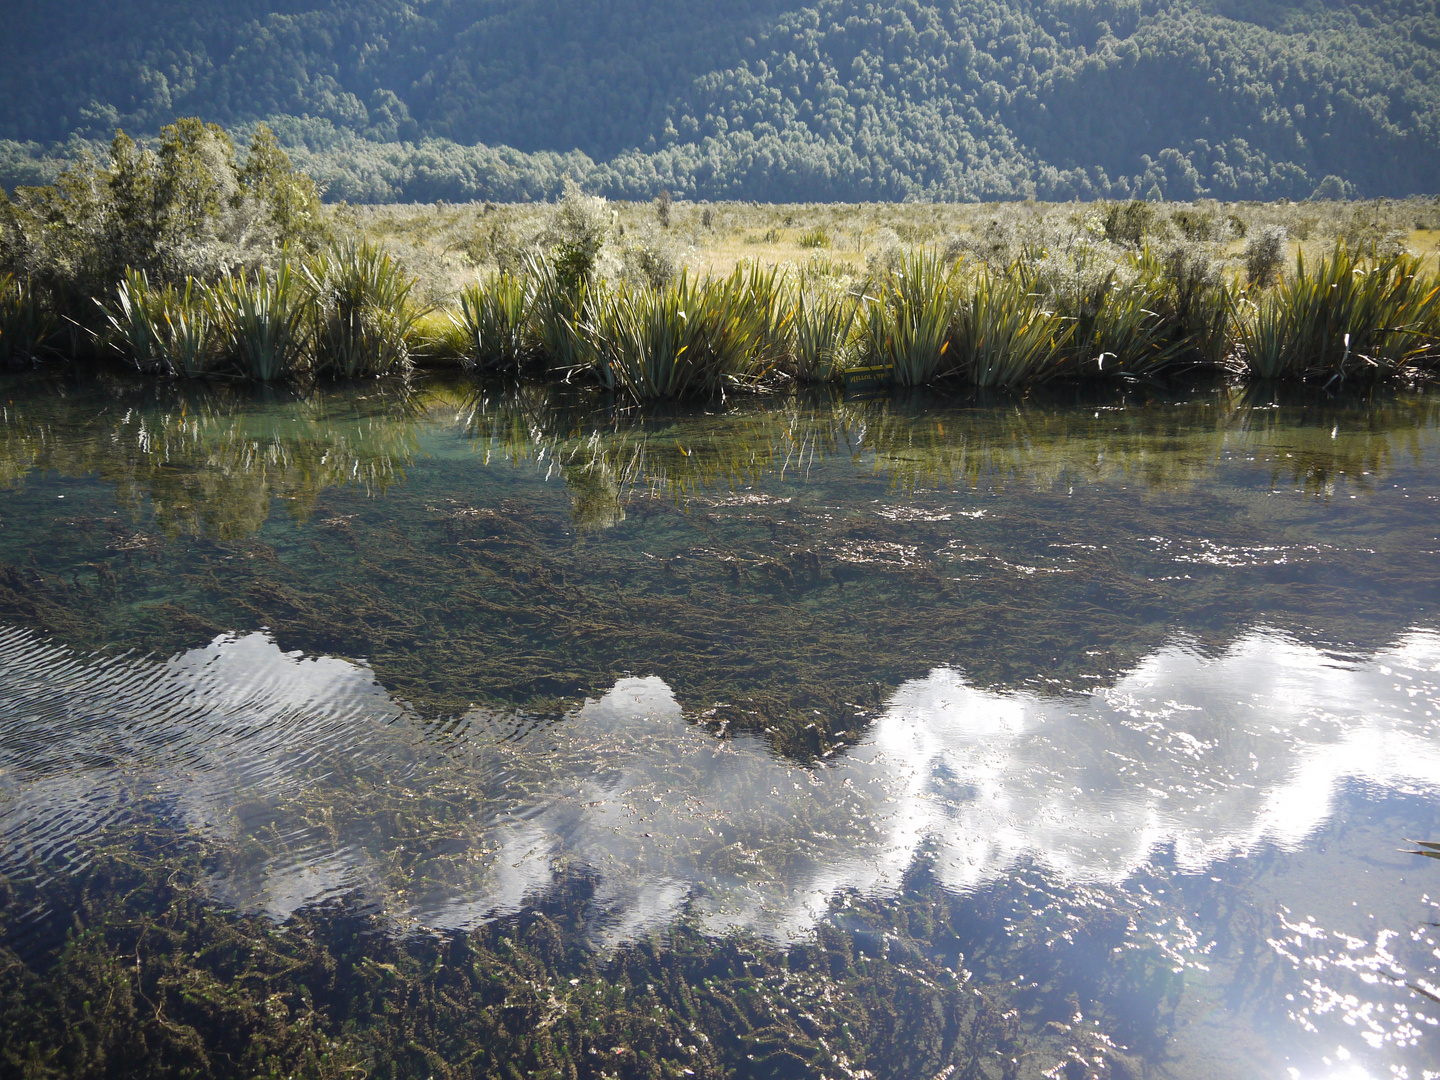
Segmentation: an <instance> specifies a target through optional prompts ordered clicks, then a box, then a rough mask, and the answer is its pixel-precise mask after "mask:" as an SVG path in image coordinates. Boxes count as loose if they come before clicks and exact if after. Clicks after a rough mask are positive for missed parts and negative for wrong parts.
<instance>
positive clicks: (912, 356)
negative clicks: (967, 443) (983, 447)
mask: <svg viewBox="0 0 1440 1080" xmlns="http://www.w3.org/2000/svg"><path fill="white" fill-rule="evenodd" d="M878 291H879V296H876V297H871V298H869V300H868V304H867V316H868V317H867V319H866V323H865V329H866V342H867V345H868V351H869V353H870V359H871V360H872V361H873V362H874V363H876V364H879V365H882V366H891V367H893V376H892V378H893V379H894V381H895V382H896V383H897V384H899V385H900V386H923V385H924V384H926V383H930V382H934V381H935V380H937V379H939V378H943V377H945V376H947V375H950V374H953V373H954V372H955V370H956V357H955V354H954V352H952V351H951V344H952V342H951V336H952V331H953V330H954V325H955V316H956V298H957V293H958V269H957V268H956V267H949V266H947V265H946V263H945V261H944V260H943V259H942V258H941V257H940V256H939V255H937V254H935V253H934V252H926V251H911V252H910V253H909V254H908V255H906V256H904V257H903V258H902V259H901V261H900V264H899V266H898V267H896V269H895V270H893V271H892V272H890V273H888V274H887V275H886V276H885V278H884V279H883V281H882V282H881V285H880V289H879V290H878Z"/></svg>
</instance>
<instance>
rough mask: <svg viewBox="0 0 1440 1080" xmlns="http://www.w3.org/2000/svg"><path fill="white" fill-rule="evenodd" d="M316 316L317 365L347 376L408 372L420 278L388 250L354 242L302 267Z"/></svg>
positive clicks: (316, 258) (317, 257)
mask: <svg viewBox="0 0 1440 1080" xmlns="http://www.w3.org/2000/svg"><path fill="white" fill-rule="evenodd" d="M300 272H301V275H302V277H303V278H304V282H305V286H306V288H307V289H308V290H309V292H310V296H311V303H312V305H313V318H314V348H315V363H316V366H317V368H318V369H319V370H320V371H328V372H331V373H333V374H335V375H341V376H346V377H356V376H369V375H382V374H388V373H391V372H403V371H408V370H409V369H410V366H411V358H410V347H411V342H412V340H413V338H414V333H415V325H416V322H417V320H418V319H419V317H420V314H421V312H419V311H418V310H417V309H416V308H415V307H414V306H413V305H412V304H411V301H410V294H411V292H412V290H413V289H414V287H415V279H414V278H412V277H409V276H407V275H406V274H405V273H404V272H403V271H402V270H401V268H400V265H399V264H398V263H397V262H396V261H395V260H394V259H393V258H391V256H390V254H389V253H388V252H386V251H384V250H383V249H382V248H379V247H377V246H376V245H374V244H371V243H356V242H355V241H353V240H348V241H345V242H344V243H341V244H337V245H334V246H332V247H331V248H330V249H329V250H328V251H325V252H323V253H321V254H319V255H317V256H315V257H314V258H312V259H310V260H309V261H308V262H306V263H305V265H304V266H303V267H302V268H301V271H300Z"/></svg>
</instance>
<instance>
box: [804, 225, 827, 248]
mask: <svg viewBox="0 0 1440 1080" xmlns="http://www.w3.org/2000/svg"><path fill="white" fill-rule="evenodd" d="M800 246H801V247H802V248H828V247H829V246H830V234H829V233H827V232H826V231H825V230H824V229H821V228H814V229H810V230H809V231H808V232H803V233H801V234H800Z"/></svg>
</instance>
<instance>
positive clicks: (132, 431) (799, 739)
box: [0, 380, 1440, 1078]
mask: <svg viewBox="0 0 1440 1080" xmlns="http://www.w3.org/2000/svg"><path fill="white" fill-rule="evenodd" d="M1292 393H1293V392H1292ZM5 399H6V405H5V407H4V412H3V417H0V478H3V482H4V485H5V486H4V491H3V495H0V617H3V623H4V628H3V630H0V873H3V874H4V875H5V876H6V877H8V878H9V879H11V880H12V881H15V882H24V883H30V884H31V885H32V886H34V887H35V888H37V889H40V891H39V892H38V893H37V895H41V896H43V895H44V893H43V888H41V886H43V884H44V883H45V882H46V881H50V880H55V879H57V878H59V877H62V876H64V875H67V874H75V873H77V872H80V870H82V869H83V868H84V866H85V865H86V864H87V860H88V859H89V858H90V857H91V853H92V852H93V850H94V849H95V846H96V845H97V844H101V843H104V842H107V841H106V838H107V837H111V836H114V835H118V834H119V833H118V832H117V830H122V828H132V827H133V826H134V825H135V824H136V822H137V821H138V822H142V823H143V821H144V820H145V819H146V815H154V816H158V817H163V818H164V819H165V822H166V825H167V827H177V826H178V827H179V828H181V829H182V830H184V831H185V832H187V833H190V834H194V835H195V836H196V837H199V838H203V839H204V841H205V842H206V844H207V845H208V848H207V850H209V851H210V852H211V853H212V854H211V856H210V858H209V860H208V862H207V873H208V878H207V881H206V886H205V887H206V891H207V894H208V895H209V896H210V897H211V899H212V900H213V901H214V903H216V904H218V905H222V906H224V907H228V908H233V909H236V910H239V911H244V912H252V913H263V914H264V915H265V916H267V917H269V918H271V919H273V920H275V921H276V922H279V923H283V922H284V921H285V920H287V919H288V918H290V917H291V916H292V915H294V914H295V913H296V912H300V911H304V910H306V909H310V908H313V907H314V906H315V905H317V904H319V903H322V902H324V901H326V900H330V899H335V898H340V897H357V896H358V897H363V898H364V900H365V902H367V903H369V904H372V905H374V906H375V907H376V908H377V909H378V910H380V911H382V912H383V913H384V915H385V917H386V918H387V919H388V920H390V922H391V924H392V925H393V927H394V928H395V932H397V933H404V932H407V931H408V930H413V929H415V928H434V929H437V930H451V931H464V930H470V929H473V928H476V927H479V926H482V925H486V924H488V923H490V922H492V921H493V920H496V919H504V918H506V917H508V916H513V915H515V914H516V913H519V912H523V911H525V910H526V909H527V907H529V906H530V905H533V904H535V903H537V902H540V901H541V900H542V899H543V898H545V897H546V896H547V895H551V894H553V893H555V892H556V890H557V889H558V888H559V886H560V883H561V882H562V881H563V880H564V879H565V877H566V876H567V875H571V874H574V873H577V872H583V873H585V874H587V875H589V876H590V878H591V879H592V880H593V882H594V891H593V896H592V897H591V898H590V899H589V900H588V901H587V903H586V905H585V908H584V910H583V911H580V912H577V913H576V917H577V918H579V919H581V920H582V921H583V923H584V925H585V928H586V930H585V932H586V933H587V935H588V937H589V939H590V940H591V942H592V943H593V947H594V948H595V949H596V950H600V951H602V952H603V951H604V950H613V949H617V948H624V947H625V946H626V944H627V943H630V942H634V941H637V940H640V939H644V938H646V937H647V936H650V935H654V934H656V933H660V934H661V935H662V936H663V933H664V931H665V930H666V928H667V927H669V926H672V925H674V924H675V923H676V922H679V921H685V922H687V923H689V924H691V925H694V926H698V927H700V928H701V929H702V930H703V931H704V932H706V933H709V934H714V935H727V934H736V933H739V934H743V935H753V936H756V937H758V938H760V939H763V940H768V941H772V942H779V943H784V942H790V941H797V940H799V941H803V940H806V939H807V938H808V937H811V936H813V935H814V934H815V932H816V928H817V926H818V925H820V924H821V923H827V924H830V925H835V926H839V927H842V928H846V927H849V928H851V929H856V928H859V930H860V932H861V933H862V936H863V932H864V926H868V925H870V923H865V922H863V920H862V921H855V918H853V917H852V916H851V914H850V912H852V911H854V910H857V908H856V905H857V904H864V905H869V906H872V907H873V905H877V904H878V905H880V906H881V907H882V908H883V906H884V905H885V904H886V903H888V902H890V901H891V900H893V899H894V898H896V897H899V896H901V895H902V894H903V893H904V891H905V890H906V889H908V888H911V887H912V885H913V882H914V880H915V875H916V874H917V872H919V871H921V870H922V869H923V871H924V872H925V873H926V874H928V875H930V876H931V877H932V878H933V880H935V881H938V882H939V884H940V885H941V886H942V887H943V888H944V889H945V890H947V891H949V892H951V893H954V894H956V895H959V896H963V897H970V898H973V903H974V908H975V910H976V911H982V910H983V911H984V912H986V913H987V914H986V915H985V916H984V919H983V920H982V919H981V917H980V916H978V915H977V916H976V918H977V920H980V921H984V920H988V924H987V927H988V929H987V931H986V932H987V933H990V934H992V935H994V936H998V937H999V938H1000V939H1001V940H1003V941H1004V942H1005V945H1004V947H1002V948H999V949H993V948H992V949H989V950H988V951H987V950H982V949H979V948H978V946H973V945H972V943H969V942H966V941H964V940H958V941H947V942H943V943H942V942H936V941H927V940H925V939H924V937H923V935H917V936H916V939H915V940H914V941H903V942H902V941H900V940H899V939H898V938H897V939H895V940H894V942H893V950H895V952H896V955H901V954H902V953H901V951H902V950H904V949H915V950H918V951H919V952H920V953H926V952H927V951H928V952H929V954H931V955H932V956H941V957H942V958H943V959H946V960H948V961H949V963H948V964H947V966H946V970H948V971H950V972H951V974H950V978H951V979H953V980H954V986H953V987H952V988H951V990H950V991H947V992H953V993H965V992H967V990H966V982H967V980H968V979H973V980H975V981H976V983H981V982H984V981H985V980H990V981H992V982H995V981H998V982H1005V983H1007V984H1010V985H1013V986H1015V987H1019V988H1021V989H1024V987H1025V986H1026V985H1027V984H1032V983H1033V984H1034V985H1037V986H1038V985H1040V984H1042V983H1043V984H1044V985H1045V987H1046V992H1047V993H1049V994H1050V995H1051V996H1052V997H1053V998H1055V999H1056V1000H1061V999H1067V994H1068V995H1069V997H1068V999H1067V1000H1073V1001H1075V1002H1077V1003H1078V1004H1076V1006H1075V1010H1076V1011H1075V1015H1073V1016H1069V1017H1064V1018H1062V1019H1063V1022H1061V1023H1055V1022H1054V1021H1053V1020H1052V1021H1048V1023H1049V1028H1048V1029H1047V1031H1048V1035H1047V1034H1046V1031H1038V1030H1037V1032H1036V1039H1037V1043H1036V1045H1037V1047H1039V1048H1040V1049H1038V1050H1037V1052H1036V1054H1035V1059H1034V1061H1033V1062H1029V1063H1027V1064H1026V1065H1025V1066H1024V1068H1023V1069H1022V1070H1021V1071H1022V1073H1030V1074H1034V1075H1039V1074H1040V1073H1046V1074H1047V1075H1064V1076H1072V1075H1083V1069H1081V1067H1080V1066H1077V1065H1075V1064H1074V1062H1075V1061H1076V1060H1081V1059H1084V1060H1086V1061H1090V1062H1091V1063H1092V1064H1093V1063H1097V1062H1098V1063H1101V1064H1102V1065H1103V1067H1104V1068H1108V1069H1112V1070H1114V1072H1113V1074H1114V1075H1122V1072H1121V1070H1122V1068H1125V1067H1131V1068H1133V1067H1141V1068H1143V1069H1145V1070H1149V1071H1151V1072H1152V1073H1153V1074H1155V1075H1175V1076H1237V1077H1240V1076H1263V1077H1272V1076H1273V1077H1292V1076H1293V1077H1301V1078H1310V1077H1330V1076H1334V1077H1347V1078H1348V1077H1356V1078H1361V1077H1376V1078H1378V1077H1382V1076H1405V1077H1416V1078H1418V1077H1421V1076H1428V1075H1437V1073H1436V1072H1435V1070H1440V1054H1437V1046H1440V1031H1437V1030H1436V1027H1437V1024H1440V1005H1436V1004H1435V1001H1434V1000H1433V999H1432V998H1431V997H1430V995H1431V994H1436V993H1440V950H1437V948H1436V942H1435V937H1436V934H1435V931H1434V923H1435V921H1436V920H1440V914H1437V910H1436V909H1437V906H1440V865H1437V864H1436V863H1435V862H1433V861H1430V860H1426V859H1423V858H1420V857H1418V856H1416V855H1413V854H1408V853H1406V851H1404V850H1401V849H1403V848H1407V847H1408V845H1407V843H1406V841H1407V840H1408V839H1419V840H1424V839H1430V838H1433V839H1437V840H1440V825H1437V821H1436V818H1437V811H1440V730H1437V727H1440V717H1437V711H1440V622H1437V599H1440V470H1437V466H1440V396H1437V395H1435V394H1433V393H1424V392H1393V393H1386V394H1384V395H1378V396H1375V397H1368V398H1364V399H1354V398H1347V399H1337V400H1327V399H1324V398H1320V397H1315V396H1301V395H1296V397H1295V398H1294V400H1286V399H1285V398H1284V397H1281V398H1279V399H1277V398H1276V397H1275V396H1274V395H1273V394H1271V393H1269V392H1265V393H1255V392H1251V393H1249V394H1246V393H1242V392H1240V391H1236V390H1234V389H1227V388H1218V389H1217V388H1213V387H1201V388H1196V389H1193V390H1189V391H1184V392H1173V393H1168V394H1164V395H1161V394H1158V393H1155V392H1149V391H1138V390H1137V391H1133V392H1132V393H1131V394H1130V395H1129V396H1127V397H1125V398H1117V397H1114V396H1113V395H1109V394H1107V395H1105V396H1104V397H1094V398H1092V397H1089V396H1087V395H1086V394H1084V393H1080V392H1068V393H1067V394H1065V395H1062V396H1058V397H1053V398H1032V399H1026V400H1016V399H1013V398H999V399H993V400H975V399H967V400H964V401H949V402H946V401H937V400H930V399H925V400H872V401H843V400H831V399H830V398H828V397H826V398H823V399H805V398H767V399H761V400H758V401H747V402H738V403H736V402H732V403H729V404H728V405H726V406H725V407H723V408H719V409H716V408H712V409H710V410H703V409H678V408H674V409H664V410H650V411H637V410H630V411H627V410H623V409H617V408H615V407H613V406H608V405H606V404H605V403H603V402H596V401H587V400H585V399H583V398H579V397H567V396H565V395H563V394H562V393H561V392H559V391H556V390H553V389H550V390H547V389H542V388H534V387H522V388H518V389H511V390H505V389H498V390H497V389H490V390H484V391H480V390H476V389H474V388H472V387H468V386H466V385H448V384H435V385H428V386H423V387H421V388H420V389H419V390H418V391H417V392H416V393H414V394H410V395H402V394H399V393H397V392H396V391H394V390H393V389H392V390H388V391H387V390H381V389H375V388H374V387H372V388H370V389H369V390H368V391H362V390H346V391H341V390H330V391H317V392H314V393H312V394H309V395H306V396H299V395H289V394H273V395H269V396H264V395H262V396H256V395H248V394H240V393H238V392H235V393H231V392H228V391H226V392H222V391H211V392H203V393H202V392H195V391H183V390H177V389H174V388H165V387H156V386H153V385H130V384H125V383H112V382H108V381H99V382H93V383H88V382H86V383H73V382H72V383H66V384H59V383H50V382H42V381H21V380H15V381H13V382H12V383H11V384H10V385H9V386H8V387H7V388H6V393H5ZM402 813H403V817H404V822H403V824H402V822H401V817H402ZM45 914H46V913H45V912H43V911H31V912H22V913H16V912H11V913H10V914H9V916H8V918H7V919H6V921H5V925H6V927H7V928H8V930H7V932H8V933H9V935H10V937H11V939H12V944H14V945H15V946H16V947H23V945H24V939H25V937H26V935H27V934H37V935H38V934H39V933H40V931H39V930H38V929H36V927H38V926H39V925H40V924H41V923H42V922H43V921H44V916H45ZM862 923H863V925H862ZM1097 925H1103V927H1104V930H1103V932H1100V931H1097V930H1096V929H1095V927H1096V926H1097ZM978 933H979V932H978V931H977V934H978ZM875 947H879V948H884V949H887V950H889V949H891V948H892V943H891V942H889V941H888V940H887V941H885V942H882V943H881V944H880V945H879V946H875ZM22 951H23V950H22ZM981 952H983V953H984V954H985V959H984V961H983V963H982V962H981V961H979V960H978V959H975V958H976V957H978V956H979V954H980V953H981ZM967 965H969V967H968V968H967ZM1137 967H1144V968H1145V969H1146V970H1147V971H1154V972H1159V973H1161V975H1162V976H1163V978H1150V977H1149V976H1147V978H1149V980H1150V981H1148V982H1145V981H1144V980H1140V981H1135V980H1131V981H1129V982H1127V981H1126V979H1125V978H1122V977H1120V973H1122V972H1125V971H1130V970H1133V969H1136V968H1137ZM982 969H983V970H982ZM1136 986H1140V987H1142V990H1140V991H1138V999H1137V991H1136V990H1135V989H1134V988H1135V987H1136ZM1106 987H1112V988H1114V987H1121V988H1122V989H1112V990H1107V989H1105V988H1106ZM1143 987H1149V989H1148V990H1145V989H1143ZM1124 988H1128V989H1124ZM1417 988H1418V989H1417ZM1147 994H1148V995H1149V997H1148V999H1147ZM1087 1010H1088V1012H1087ZM1036 1023H1037V1025H1038V1024H1039V1021H1038V1020H1037V1021H1036ZM1046 1038H1048V1039H1049V1041H1048V1042H1046V1041H1045V1039H1046ZM1121 1044H1124V1045H1125V1047H1126V1049H1125V1051H1124V1054H1123V1055H1121V1054H1116V1055H1112V1056H1111V1057H1107V1056H1106V1055H1107V1054H1108V1053H1109V1051H1107V1049H1106V1048H1107V1047H1118V1046H1120V1045H1121ZM1066 1055H1068V1058H1067V1056H1066ZM1065 1060H1070V1061H1071V1065H1070V1069H1071V1071H1069V1072H1066V1071H1064V1070H1065V1068H1066V1066H1065V1065H1064V1061H1065ZM1117 1062H1120V1063H1121V1064H1117ZM1124 1062H1131V1063H1132V1065H1129V1066H1126V1065H1124V1064H1123V1063H1124ZM1134 1062H1140V1063H1141V1065H1140V1066H1134V1065H1133V1063H1134ZM1086 1067H1088V1066H1086ZM1097 1067H1100V1066H1097ZM1056 1069H1059V1070H1060V1071H1059V1072H1056V1071H1055V1070H1056ZM1076 1069H1081V1071H1078V1072H1077V1071H1075V1070H1076ZM1106 1075H1110V1073H1106Z"/></svg>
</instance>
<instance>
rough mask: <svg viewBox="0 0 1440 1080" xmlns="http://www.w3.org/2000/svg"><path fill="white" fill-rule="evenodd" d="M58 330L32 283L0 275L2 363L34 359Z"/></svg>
mask: <svg viewBox="0 0 1440 1080" xmlns="http://www.w3.org/2000/svg"><path fill="white" fill-rule="evenodd" d="M54 329H55V323H54V320H53V319H52V318H51V317H50V314H49V312H47V311H46V310H45V309H44V308H43V307H42V306H41V304H40V299H39V297H38V296H36V294H35V290H34V289H32V288H31V287H30V284H29V282H27V281H22V280H21V279H20V278H18V277H16V276H15V275H14V274H0V360H30V359H34V358H35V357H37V356H39V355H40V353H41V352H42V351H43V350H44V348H45V345H46V343H47V342H48V341H49V340H50V335H51V334H52V333H53V332H54Z"/></svg>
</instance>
